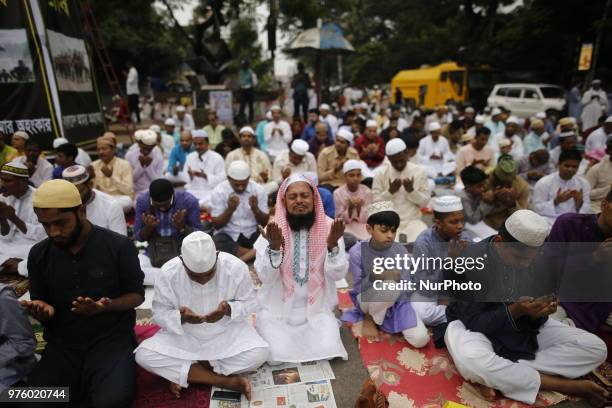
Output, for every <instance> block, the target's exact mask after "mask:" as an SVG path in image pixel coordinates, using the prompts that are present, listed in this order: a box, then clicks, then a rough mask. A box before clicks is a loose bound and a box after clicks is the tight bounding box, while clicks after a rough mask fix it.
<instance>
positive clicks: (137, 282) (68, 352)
mask: <svg viewBox="0 0 612 408" xmlns="http://www.w3.org/2000/svg"><path fill="white" fill-rule="evenodd" d="M33 206H34V211H35V212H36V215H37V217H38V220H39V221H40V223H41V224H42V225H43V226H44V228H45V230H46V232H47V234H48V235H49V238H47V239H45V240H44V241H42V242H40V243H38V244H36V245H35V246H34V247H33V248H32V250H31V251H30V255H29V256H28V270H29V272H30V298H31V301H22V302H21V304H22V305H23V307H24V308H25V309H26V311H27V312H28V313H29V314H30V315H31V316H32V317H33V318H35V319H36V320H38V321H39V322H41V323H42V324H43V326H44V329H45V330H44V333H45V334H44V338H45V340H46V342H47V345H46V347H45V351H44V352H43V354H42V358H41V359H40V361H39V362H38V364H37V365H36V366H35V367H34V369H33V370H32V372H31V373H30V375H29V376H28V379H27V382H26V386H27V387H70V402H71V403H72V404H74V405H75V406H88V407H126V406H130V405H131V402H132V398H133V396H134V393H135V388H136V364H135V362H134V354H133V353H134V325H135V324H136V311H135V310H134V308H135V307H136V306H138V305H140V304H141V303H142V302H143V300H144V288H143V286H142V279H143V275H142V271H141V270H140V267H139V266H138V258H137V256H136V249H135V248H134V244H133V243H132V242H131V241H130V240H128V239H127V238H126V237H123V236H121V235H119V234H116V233H114V232H112V231H109V230H107V229H104V228H100V227H97V226H94V225H92V224H91V223H90V222H89V221H87V218H86V217H85V208H84V207H83V205H82V203H81V196H80V195H79V191H78V190H77V188H76V187H75V186H74V185H72V184H71V183H69V182H68V181H66V180H50V181H47V182H46V183H44V184H43V185H41V186H40V187H39V188H38V190H36V192H35V193H34V200H33ZM111 356H112V357H111Z"/></svg>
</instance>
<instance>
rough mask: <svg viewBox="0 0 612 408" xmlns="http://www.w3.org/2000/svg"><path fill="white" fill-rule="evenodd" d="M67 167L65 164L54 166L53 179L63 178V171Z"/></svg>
mask: <svg viewBox="0 0 612 408" xmlns="http://www.w3.org/2000/svg"><path fill="white" fill-rule="evenodd" d="M64 169H65V167H64V166H55V167H54V168H53V173H52V174H53V179H54V180H55V179H61V178H62V172H63V171H64Z"/></svg>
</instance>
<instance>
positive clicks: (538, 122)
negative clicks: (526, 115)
mask: <svg viewBox="0 0 612 408" xmlns="http://www.w3.org/2000/svg"><path fill="white" fill-rule="evenodd" d="M531 128H532V129H544V121H543V120H542V119H534V120H532V121H531Z"/></svg>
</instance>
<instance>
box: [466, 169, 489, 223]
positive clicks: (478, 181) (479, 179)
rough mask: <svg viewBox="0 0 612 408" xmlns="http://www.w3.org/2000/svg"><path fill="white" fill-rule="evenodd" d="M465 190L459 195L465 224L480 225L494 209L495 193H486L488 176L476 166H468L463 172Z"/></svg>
mask: <svg viewBox="0 0 612 408" xmlns="http://www.w3.org/2000/svg"><path fill="white" fill-rule="evenodd" d="M461 181H463V185H464V189H463V191H461V192H460V193H459V198H460V199H461V205H462V206H463V214H464V216H465V222H466V223H470V224H478V223H479V222H481V221H483V220H484V218H485V217H486V215H487V214H488V213H489V212H490V211H491V209H493V199H494V198H495V196H494V195H493V191H492V190H489V191H487V192H486V193H485V183H486V181H487V175H486V174H485V172H484V171H482V170H480V169H479V168H478V167H476V166H468V167H466V168H465V169H463V170H462V171H461Z"/></svg>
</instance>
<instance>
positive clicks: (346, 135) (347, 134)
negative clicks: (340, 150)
mask: <svg viewBox="0 0 612 408" xmlns="http://www.w3.org/2000/svg"><path fill="white" fill-rule="evenodd" d="M339 137H341V138H342V139H344V140H346V141H347V142H349V144H351V143H353V139H354V138H355V136H353V132H351V131H350V130H347V129H343V128H342V129H339V130H338V132H336V138H339Z"/></svg>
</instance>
